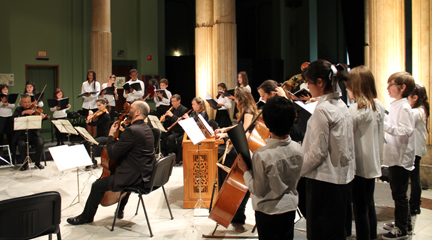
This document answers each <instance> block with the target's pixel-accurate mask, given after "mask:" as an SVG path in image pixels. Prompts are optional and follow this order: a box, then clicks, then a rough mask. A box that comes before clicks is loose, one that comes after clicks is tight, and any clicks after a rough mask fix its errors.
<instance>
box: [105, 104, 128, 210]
mask: <svg viewBox="0 0 432 240" xmlns="http://www.w3.org/2000/svg"><path fill="white" fill-rule="evenodd" d="M129 111H130V104H129V103H125V104H124V105H123V111H122V112H121V113H120V115H119V118H118V120H117V122H118V124H119V126H120V125H121V123H122V122H123V119H125V118H126V117H127V114H128V113H129ZM119 132H120V127H119V128H118V129H117V131H116V132H115V133H114V136H113V138H114V141H117V140H118V136H119ZM101 166H102V168H103V171H102V175H101V176H100V178H104V177H108V176H111V175H113V174H114V173H115V169H116V168H117V160H116V159H109V157H108V151H107V148H106V147H105V148H104V150H103V151H102V154H101ZM125 195H126V194H124V195H123V196H122V198H123V197H124V196H125ZM119 196H120V192H112V191H107V192H105V195H104V197H103V198H102V201H101V203H100V204H101V205H102V206H104V207H106V206H110V205H113V204H115V203H117V201H118V200H119Z"/></svg>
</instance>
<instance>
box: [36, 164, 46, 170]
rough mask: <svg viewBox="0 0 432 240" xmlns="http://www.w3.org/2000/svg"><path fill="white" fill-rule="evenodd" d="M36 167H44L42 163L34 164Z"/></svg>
mask: <svg viewBox="0 0 432 240" xmlns="http://www.w3.org/2000/svg"><path fill="white" fill-rule="evenodd" d="M35 167H36V168H39V169H40V170H42V169H44V168H45V167H44V166H43V165H42V164H40V163H39V164H35Z"/></svg>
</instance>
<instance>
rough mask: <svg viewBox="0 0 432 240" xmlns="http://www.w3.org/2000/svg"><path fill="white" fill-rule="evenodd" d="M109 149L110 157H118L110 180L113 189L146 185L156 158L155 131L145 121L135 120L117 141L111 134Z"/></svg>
mask: <svg viewBox="0 0 432 240" xmlns="http://www.w3.org/2000/svg"><path fill="white" fill-rule="evenodd" d="M107 151H108V156H109V159H117V168H116V171H115V173H114V175H113V177H110V181H109V184H110V188H111V189H112V191H121V189H122V188H125V187H131V186H140V187H146V184H148V183H149V182H150V178H151V175H152V170H153V167H154V164H155V161H156V158H155V153H154V137H153V133H152V131H151V129H150V127H149V126H147V124H145V123H144V121H142V120H138V121H135V122H134V123H133V124H131V125H130V126H129V127H127V128H126V129H125V130H124V131H123V133H122V134H121V136H120V139H119V140H118V141H117V142H116V143H114V139H113V137H112V136H109V137H108V142H107Z"/></svg>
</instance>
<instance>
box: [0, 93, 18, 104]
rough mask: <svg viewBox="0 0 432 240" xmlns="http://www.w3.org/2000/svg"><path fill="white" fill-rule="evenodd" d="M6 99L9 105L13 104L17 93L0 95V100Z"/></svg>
mask: <svg viewBox="0 0 432 240" xmlns="http://www.w3.org/2000/svg"><path fill="white" fill-rule="evenodd" d="M3 97H6V99H7V102H8V103H9V104H14V103H15V102H16V100H17V98H18V93H11V94H0V98H3Z"/></svg>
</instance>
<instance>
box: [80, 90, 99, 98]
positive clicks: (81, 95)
mask: <svg viewBox="0 0 432 240" xmlns="http://www.w3.org/2000/svg"><path fill="white" fill-rule="evenodd" d="M98 92H99V91H93V92H84V93H81V94H80V95H78V97H77V98H79V97H84V95H86V94H95V93H98Z"/></svg>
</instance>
